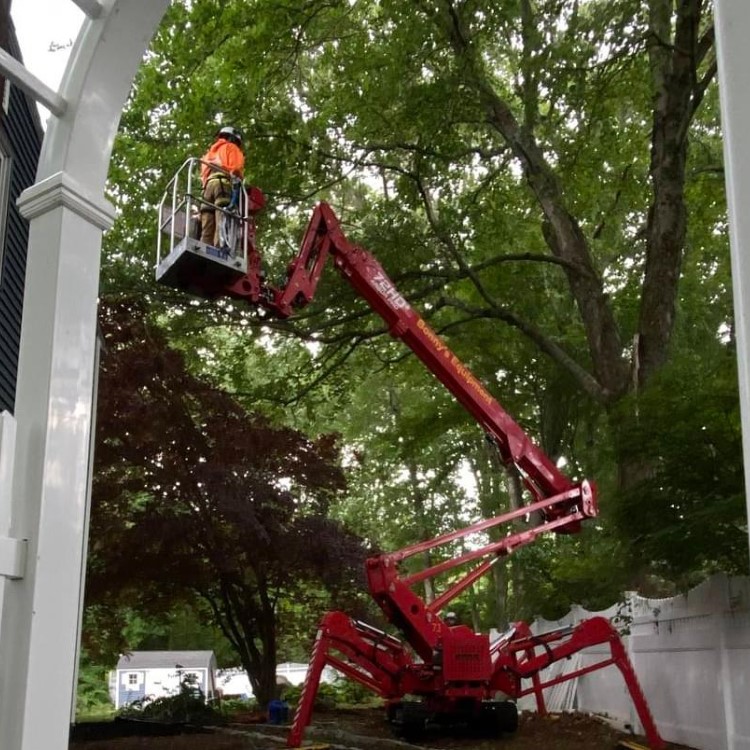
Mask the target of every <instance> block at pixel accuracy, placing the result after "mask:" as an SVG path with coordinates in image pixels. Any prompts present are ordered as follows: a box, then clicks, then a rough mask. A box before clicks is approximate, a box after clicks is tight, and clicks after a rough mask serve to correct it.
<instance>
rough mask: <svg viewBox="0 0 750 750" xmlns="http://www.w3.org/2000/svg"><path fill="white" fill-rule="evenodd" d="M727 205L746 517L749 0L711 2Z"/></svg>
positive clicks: (749, 468) (749, 481) (749, 470)
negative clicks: (717, 65)
mask: <svg viewBox="0 0 750 750" xmlns="http://www.w3.org/2000/svg"><path fill="white" fill-rule="evenodd" d="M714 9H715V22H716V44H717V53H718V62H719V92H720V96H721V120H722V130H723V134H724V168H725V174H726V184H727V201H728V204H729V240H730V246H731V255H732V286H733V290H734V315H735V335H736V338H737V365H738V376H739V386H740V409H741V414H742V444H743V461H744V465H745V497H746V502H747V504H748V515H750V367H749V364H750V363H749V361H748V357H749V356H750V136H748V128H749V127H750V92H749V91H748V71H750V44H749V43H748V42H749V41H750V3H748V2H747V0H714Z"/></svg>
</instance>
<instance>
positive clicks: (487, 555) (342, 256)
mask: <svg viewBox="0 0 750 750" xmlns="http://www.w3.org/2000/svg"><path fill="white" fill-rule="evenodd" d="M194 161H195V160H189V162H188V164H192V162H194ZM189 185H190V181H189V179H188V192H187V194H186V195H185V196H184V200H182V201H180V200H178V198H179V196H180V191H179V190H178V189H177V187H176V183H175V187H174V188H173V189H172V190H171V194H172V197H171V203H172V210H171V213H170V212H167V216H166V218H164V216H163V214H164V206H165V205H167V203H168V202H166V203H165V200H166V199H165V200H163V201H162V205H161V206H160V209H159V216H160V218H159V221H160V230H161V232H162V233H168V234H169V236H170V253H169V255H168V256H166V257H165V258H164V260H163V261H162V260H159V259H160V258H161V253H160V251H158V252H157V259H158V262H157V278H159V279H160V280H161V281H162V283H166V284H168V285H171V286H176V287H177V288H180V289H184V290H186V291H192V292H194V293H197V294H200V295H201V296H204V297H208V298H214V297H216V296H229V297H232V298H234V299H238V300H243V301H246V302H248V303H249V304H251V305H253V306H255V307H262V308H264V309H265V310H266V311H268V312H269V313H270V314H272V315H275V316H277V317H280V318H287V317H289V316H290V315H292V314H293V313H294V311H295V310H297V309H299V308H301V307H304V306H305V305H306V304H308V303H309V302H310V300H311V299H312V298H313V295H314V294H315V290H316V288H317V284H318V281H319V279H320V275H321V273H322V271H323V267H324V265H325V263H326V260H327V259H328V257H329V256H331V258H332V259H333V263H334V265H335V266H336V268H337V269H338V270H339V272H340V273H341V274H342V276H343V277H344V278H345V279H346V280H347V281H348V282H349V283H350V284H351V286H352V287H353V288H354V289H355V290H356V291H357V292H358V293H359V294H360V295H361V296H362V297H364V299H365V300H366V301H367V303H368V304H369V305H370V307H371V308H372V309H373V310H374V311H375V312H377V313H378V315H380V317H381V318H382V319H383V320H384V321H385V323H386V325H387V326H388V330H389V331H390V333H391V335H393V336H394V337H397V338H400V339H401V340H402V341H403V342H404V343H405V344H406V345H407V346H408V347H409V348H410V349H411V350H412V351H413V352H414V353H415V354H416V355H417V357H419V359H420V360H421V361H422V362H423V364H424V365H425V367H427V369H428V370H429V371H430V372H432V373H433V375H435V377H436V378H438V380H439V381H440V382H441V383H443V385H444V386H445V387H446V388H447V389H448V390H449V391H450V392H451V393H452V394H453V396H454V397H455V398H456V399H457V400H458V401H459V403H461V404H462V405H463V407H464V408H465V409H466V410H467V411H468V412H469V413H470V414H471V415H472V416H473V417H474V418H475V419H476V420H477V422H479V424H480V425H481V426H482V428H483V429H484V430H485V432H486V434H487V435H488V437H489V439H490V440H491V442H492V443H494V444H495V445H496V446H497V449H498V452H499V454H500V457H501V459H502V461H503V462H504V463H505V464H506V466H515V467H516V469H517V470H518V471H519V473H520V475H521V477H522V478H523V481H524V483H525V486H526V488H527V490H528V491H529V493H530V495H531V502H530V503H529V504H528V505H525V506H524V507H522V508H519V509H517V510H514V511H511V512H510V513H506V514H504V515H503V516H499V517H497V518H493V519H488V520H484V521H481V522H479V523H476V524H473V525H472V526H469V527H467V528H465V529H460V530H458V531H454V532H451V533H449V534H444V535H443V536H440V537H438V538H437V539H433V540H431V541H426V542H422V543H419V544H415V545H412V546H410V547H406V548H405V549H402V550H400V551H397V552H393V553H390V554H382V555H379V556H377V557H373V558H371V559H369V560H368V561H367V566H366V573H367V579H368V586H369V589H370V592H371V594H372V596H373V598H374V599H375V601H376V602H377V603H378V605H379V606H380V608H381V609H382V610H383V612H384V613H385V615H386V617H387V618H388V620H389V621H390V622H391V623H392V624H393V625H395V626H396V627H397V628H398V629H399V630H400V631H401V633H403V635H404V637H405V640H406V643H404V642H402V641H401V640H399V639H398V638H395V637H394V636H392V635H389V634H387V633H385V632H383V631H381V630H378V629H377V628H374V627H372V626H370V625H367V624H365V623H363V622H360V621H358V620H354V619H352V618H351V617H349V616H348V615H346V614H345V613H343V612H328V613H327V614H326V615H325V616H324V617H323V619H322V621H321V623H320V626H319V629H318V634H317V638H316V641H315V645H314V647H313V651H312V655H311V658H310V663H309V666H308V671H307V676H306V678H305V683H304V686H303V689H302V693H301V695H300V700H299V703H298V706H297V712H296V715H295V719H294V724H293V726H292V730H291V732H290V734H289V738H288V740H287V745H288V747H299V745H300V743H301V741H302V735H303V732H304V729H305V727H306V726H307V724H308V723H309V722H310V718H311V716H312V710H313V703H314V701H315V696H316V693H317V690H318V685H319V682H320V679H321V676H322V674H323V670H324V668H325V667H326V666H331V667H333V668H335V669H336V670H338V671H339V672H341V673H342V674H344V675H346V676H348V677H350V678H352V679H354V680H357V681H358V682H360V683H361V684H362V685H364V686H366V687H368V688H369V689H370V690H372V691H374V692H375V693H377V694H378V695H380V696H381V697H382V698H384V699H385V700H386V703H387V706H388V717H389V719H390V720H391V721H392V722H393V723H394V724H395V725H396V726H397V727H400V730H401V731H402V732H404V733H405V732H407V731H408V732H412V731H414V730H419V729H420V728H424V727H425V726H426V725H427V723H428V722H438V723H442V724H452V723H454V724H464V725H465V724H467V723H468V724H469V725H471V726H478V725H481V726H483V727H485V728H488V729H489V730H490V731H492V732H494V733H497V732H509V731H514V730H515V728H516V725H517V711H516V707H515V703H514V702H513V701H515V700H517V699H518V698H520V697H522V696H524V695H527V694H533V695H534V696H535V698H536V702H537V708H538V710H539V712H540V713H544V712H545V710H546V709H545V703H544V695H543V691H544V689H545V688H547V687H551V686H553V685H555V684H558V683H559V682H563V681H565V680H570V679H576V678H577V677H579V676H582V675H584V674H587V673H589V672H592V671H594V670H596V669H601V668H603V667H606V666H609V665H614V666H616V667H617V668H618V669H619V670H620V672H621V674H622V676H623V678H624V680H625V684H626V686H627V688H628V690H629V691H630V694H631V696H632V699H633V702H634V704H635V708H636V710H637V712H638V716H639V718H640V721H641V723H642V725H643V727H644V730H645V732H646V735H647V736H648V740H649V744H650V745H651V747H652V748H653V750H661V749H662V748H663V747H664V743H663V741H662V739H661V737H660V736H659V733H658V731H657V729H656V726H655V723H654V720H653V717H652V716H651V713H650V711H649V709H648V705H647V703H646V699H645V696H644V694H643V692H642V690H641V687H640V685H639V684H638V680H637V677H636V675H635V671H634V669H633V666H632V664H631V663H630V659H629V658H628V655H627V652H626V650H625V648H624V647H623V644H622V642H621V641H620V637H619V634H618V633H617V631H616V630H615V628H614V627H613V626H612V625H611V624H610V623H609V622H608V621H607V620H605V619H603V618H601V617H594V618H591V619H589V620H584V621H582V622H581V623H579V624H577V625H576V626H574V627H570V628H562V629H559V630H556V631H553V632H551V633H545V634H543V635H539V636H537V635H534V634H532V633H531V630H530V628H529V626H528V625H526V624H525V623H516V624H515V625H514V626H513V628H511V629H510V630H509V631H508V632H507V633H506V634H504V635H503V636H502V637H500V638H499V639H497V640H496V641H495V642H494V643H490V639H489V636H488V635H486V634H481V633H474V632H473V631H472V630H471V629H470V628H469V627H467V626H466V625H452V624H449V623H448V622H445V621H444V620H443V619H442V618H441V617H440V613H441V611H442V610H443V609H444V608H445V607H446V606H447V604H448V603H449V602H450V601H452V600H453V599H454V598H455V597H456V596H458V595H459V594H460V593H461V592H462V591H464V590H465V589H466V588H468V587H469V586H471V585H472V584H473V583H474V582H475V581H476V580H477V579H479V578H480V577H481V576H482V575H484V574H485V573H486V572H487V571H488V570H489V568H490V567H491V566H492V565H493V564H495V563H496V562H497V561H498V560H499V559H500V558H503V557H505V556H506V555H509V554H510V553H511V552H513V550H515V549H517V548H519V547H523V546H525V545H527V544H531V543H532V542H533V541H534V540H535V539H536V538H537V537H538V536H539V535H540V534H545V533H549V532H557V533H570V532H575V531H578V530H579V528H580V525H581V521H583V520H584V519H585V518H590V517H593V516H596V514H597V504H596V494H595V489H594V487H593V485H592V484H591V483H589V482H588V481H585V480H584V481H581V482H578V483H576V482H573V481H571V480H570V479H569V478H568V477H566V476H565V475H564V474H562V472H560V471H559V470H558V468H557V466H555V464H554V463H553V462H552V461H551V460H550V459H549V458H548V457H547V456H546V455H545V454H544V452H543V451H541V450H540V449H539V448H538V447H537V446H536V445H535V444H534V443H533V442H532V441H531V440H530V439H529V438H528V437H527V435H526V434H525V433H524V432H523V430H522V429H521V428H520V427H519V426H518V424H516V422H515V421H514V420H513V419H511V417H510V416H509V415H508V414H507V413H506V412H505V411H504V410H503V408H502V407H501V406H500V404H499V403H498V402H497V401H496V400H495V399H494V398H493V397H492V396H491V395H490V394H489V393H488V392H487V391H486V390H485V388H484V387H483V386H482V385H481V383H479V381H478V380H477V379H476V378H475V377H474V375H473V374H472V373H471V372H470V371H469V369H468V368H467V367H466V366H465V365H464V364H463V363H462V362H461V361H460V360H459V359H458V358H457V357H456V355H455V354H453V352H451V351H450V349H448V347H447V346H446V344H445V343H444V342H443V341H442V339H441V338H440V337H439V336H438V335H437V334H436V333H435V331H433V330H432V329H431V328H430V326H429V325H428V324H427V323H426V322H425V321H424V320H423V318H422V317H421V316H420V315H418V314H417V313H416V312H415V311H414V310H413V309H412V308H411V306H410V305H409V303H408V302H407V301H406V300H405V299H404V298H403V296H402V295H401V294H400V293H399V292H398V290H397V289H396V288H395V286H394V284H393V282H392V281H391V280H390V279H389V278H388V276H387V275H386V273H385V272H384V271H383V269H382V267H381V266H380V264H379V263H378V262H377V261H376V260H375V259H374V258H373V257H372V256H371V255H370V254H369V253H368V252H367V251H365V250H363V249H362V248H360V247H357V246H355V245H353V244H351V243H350V242H349V241H348V240H347V239H346V237H345V236H344V233H343V232H342V230H341V227H340V225H339V222H338V220H337V218H336V216H335V214H334V213H333V211H332V210H331V208H330V206H328V205H327V204H325V203H320V204H319V205H318V206H317V207H316V208H315V211H314V213H313V216H312V219H311V221H310V224H309V226H308V228H307V231H306V233H305V236H304V239H303V243H302V247H301V250H300V252H299V254H298V255H297V257H296V258H295V259H294V260H293V261H292V262H291V263H290V265H289V268H288V270H287V278H286V282H285V284H284V285H283V286H282V287H281V288H276V287H274V286H272V285H270V284H268V283H267V281H266V279H265V276H264V274H263V272H262V268H261V258H260V254H259V253H258V250H257V248H256V245H255V224H254V221H253V217H254V215H255V213H257V212H258V211H259V210H260V208H262V205H263V200H262V194H260V191H257V189H252V190H255V193H253V192H252V190H251V192H250V194H249V195H248V196H247V200H246V205H247V209H246V211H245V212H244V213H243V212H241V213H240V215H239V217H237V218H235V221H238V223H239V226H240V230H241V231H240V236H241V238H242V241H241V242H240V243H238V244H239V246H240V247H241V248H242V252H241V253H240V254H238V253H237V252H236V247H232V246H231V245H228V246H226V247H221V248H217V247H214V246H212V245H207V244H206V243H204V242H202V241H198V240H196V239H195V237H194V236H190V235H187V234H186V233H185V232H184V230H182V229H181V228H180V227H181V226H182V225H185V224H186V220H185V219H184V218H183V219H182V221H181V212H182V213H183V214H184V216H185V217H189V216H191V210H190V207H191V201H192V202H193V203H195V202H196V201H199V198H197V197H195V196H193V195H192V194H191V192H190V189H189ZM230 220H231V217H230ZM178 241H179V242H178ZM176 242H177V244H176ZM526 516H528V518H529V519H532V520H533V522H534V523H535V524H536V525H533V526H527V525H524V526H523V528H518V527H514V526H512V525H511V526H510V527H509V528H508V529H507V530H506V532H505V534H504V535H502V536H501V535H497V534H496V535H495V538H494V539H493V540H492V541H489V542H488V543H485V544H483V545H481V546H479V547H475V548H470V549H469V551H467V552H465V553H463V554H461V555H460V556H459V557H456V558H449V559H446V560H443V561H441V562H439V563H436V564H434V565H431V566H428V567H427V568H426V569H424V570H420V571H419V572H416V573H411V574H405V575H402V574H401V572H400V570H399V565H400V564H401V563H402V562H403V561H404V560H406V559H408V558H410V557H412V556H414V555H417V554H420V553H425V552H428V551H429V550H432V549H434V548H436V547H439V546H442V545H448V544H450V543H452V542H455V541H458V540H460V539H464V538H466V537H469V536H472V535H478V534H484V533H485V532H487V531H489V530H491V529H493V528H495V527H499V526H501V525H502V524H512V523H513V522H514V521H517V520H518V519H520V518H522V517H526ZM472 541H474V540H473V539H472ZM459 566H465V569H464V571H463V572H462V574H460V575H458V578H457V579H455V578H454V579H453V580H452V582H451V583H450V584H449V585H448V586H447V588H446V589H445V590H444V591H443V592H442V593H440V594H439V595H438V596H437V597H436V598H435V599H434V600H433V601H432V602H430V603H425V602H424V601H423V600H422V599H421V597H420V596H419V595H418V594H417V593H416V592H415V591H413V587H414V586H416V584H418V583H420V582H422V581H424V580H425V579H427V578H434V577H437V576H439V575H441V574H443V573H447V572H449V571H452V570H453V569H454V568H457V567H459ZM596 645H606V646H607V647H608V650H609V655H608V656H606V655H605V657H603V658H601V659H595V663H591V662H590V661H589V662H588V663H587V664H586V666H583V667H581V668H578V669H573V670H572V671H566V672H564V673H562V674H560V675H558V676H557V677H551V678H550V677H547V678H546V679H545V678H544V677H543V670H545V669H546V668H547V667H548V666H550V665H551V664H552V663H554V662H556V661H559V660H562V659H567V658H569V657H570V656H571V655H573V654H575V653H578V652H579V651H581V650H583V649H586V648H589V647H591V646H596ZM529 683H530V685H529ZM499 696H506V698H505V699H502V700H499ZM415 698H416V700H415Z"/></svg>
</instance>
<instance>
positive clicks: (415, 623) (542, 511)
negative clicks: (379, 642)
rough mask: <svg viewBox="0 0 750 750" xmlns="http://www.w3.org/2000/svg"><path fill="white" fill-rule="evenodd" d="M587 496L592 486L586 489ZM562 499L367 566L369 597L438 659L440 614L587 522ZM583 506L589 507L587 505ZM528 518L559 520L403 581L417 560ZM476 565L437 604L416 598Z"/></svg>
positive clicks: (420, 649) (416, 647)
mask: <svg viewBox="0 0 750 750" xmlns="http://www.w3.org/2000/svg"><path fill="white" fill-rule="evenodd" d="M582 491H583V492H584V493H585V492H587V485H586V484H585V483H584V484H583V485H582ZM572 492H573V491H572V490H571V491H570V493H568V494H566V493H562V494H561V495H556V496H555V497H553V498H549V499H547V500H540V501H538V502H536V503H532V504H531V505H527V506H524V507H523V508H519V509H518V510H514V511H510V512H509V513H505V514H503V515H501V516H497V517H495V518H490V519H486V520H484V521H479V522H477V523H475V524H472V525H471V526H467V527H466V528H463V529H458V530H457V531H452V532H450V533H448V534H444V535H442V536H439V537H437V538H435V539H431V540H428V541H425V542H418V543H417V544H413V545H411V546H409V547H405V548H403V549H401V550H398V551H396V552H391V553H384V554H381V555H378V556H376V557H372V558H370V559H369V560H368V561H367V568H366V570H367V581H368V586H369V589H370V593H371V594H372V596H373V598H374V599H375V601H376V602H377V604H378V605H379V606H380V608H381V609H382V610H383V611H384V612H385V614H386V616H387V617H388V620H389V621H390V622H392V623H394V624H396V625H397V626H398V627H399V629H400V630H401V631H402V632H403V633H405V634H406V635H407V640H408V641H409V643H410V644H411V646H412V647H413V648H414V650H415V651H416V652H417V653H418V654H419V655H420V656H421V657H422V658H423V659H428V658H430V656H431V655H432V653H434V650H435V649H436V648H437V646H438V644H439V641H440V639H441V638H443V637H444V635H445V628H446V627H447V626H445V625H444V624H443V622H442V620H440V618H439V617H438V615H439V614H440V612H441V611H442V610H444V609H445V608H446V607H447V605H448V604H449V603H450V602H451V601H453V599H455V598H456V597H457V596H458V595H459V594H461V593H462V592H463V591H464V590H466V589H467V588H468V587H469V586H471V585H472V584H473V583H474V582H475V581H477V580H478V579H479V578H481V577H482V576H483V575H484V574H485V573H487V571H489V569H490V568H491V567H492V566H493V565H494V564H495V563H497V562H498V561H499V560H500V559H501V558H504V557H506V556H507V555H509V554H511V553H512V552H514V551H515V550H516V549H519V548H520V547H525V546H526V545H527V544H531V543H533V542H534V541H535V540H536V538H537V537H538V536H540V535H541V534H547V533H549V532H551V531H556V530H558V529H560V528H566V527H569V526H570V525H572V524H577V523H580V521H582V520H583V519H585V518H586V517H587V514H586V512H585V511H583V510H581V509H580V508H579V507H578V506H577V505H576V506H570V500H571V496H572ZM582 505H585V501H584V503H582ZM526 515H528V516H529V517H530V518H532V519H533V518H538V517H540V516H541V517H542V518H544V517H545V516H554V517H553V518H551V519H550V520H547V521H544V522H542V523H539V524H538V525H536V526H533V527H528V528H524V529H522V530H516V531H510V532H508V533H507V534H506V535H505V536H503V537H502V538H501V539H499V540H497V541H493V542H489V543H488V544H485V545H483V546H481V547H477V548H475V549H472V550H470V551H468V552H465V553H464V554H462V555H460V556H459V557H451V558H448V559H446V560H443V561H442V562H439V563H436V564H435V565H431V566H429V567H427V568H424V569H422V570H420V571H418V572H416V573H412V574H410V575H405V576H402V575H401V574H400V573H399V564H400V563H401V562H403V561H404V560H407V559H408V558H410V557H413V556H414V555H418V554H421V553H424V552H428V551H430V550H433V549H435V548H437V547H442V546H443V545H446V544H449V543H451V542H455V541H457V540H459V539H464V538H466V537H469V536H472V535H474V534H479V533H482V532H486V531H488V530H489V529H492V528H495V527H499V526H502V525H506V524H510V523H512V522H513V521H517V520H518V519H521V518H523V517H524V516H526ZM472 563H473V564H474V567H472V568H470V569H469V570H468V571H465V572H464V574H463V575H462V576H461V577H460V578H459V579H458V580H457V581H456V582H454V583H453V584H452V585H450V586H449V588H447V589H446V590H445V591H443V592H442V593H441V594H440V595H438V596H437V597H436V598H435V599H434V600H433V601H432V602H430V603H428V604H426V603H424V602H423V601H422V600H421V598H420V597H419V596H418V595H417V594H416V593H414V591H413V590H412V587H413V586H415V585H416V584H418V583H421V582H422V581H424V580H426V579H428V578H429V579H432V578H436V577H437V576H440V575H442V574H443V573H446V572H448V571H451V570H453V569H454V568H459V567H462V566H468V565H470V564H472Z"/></svg>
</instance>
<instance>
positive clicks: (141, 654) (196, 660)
mask: <svg viewBox="0 0 750 750" xmlns="http://www.w3.org/2000/svg"><path fill="white" fill-rule="evenodd" d="M215 667H216V659H215V657H214V652H213V651H131V652H130V653H128V654H122V655H121V656H120V659H119V660H118V662H117V669H159V668H161V669H165V668H166V669H169V668H177V669H179V668H191V669H194V668H201V669H213V668H215Z"/></svg>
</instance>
